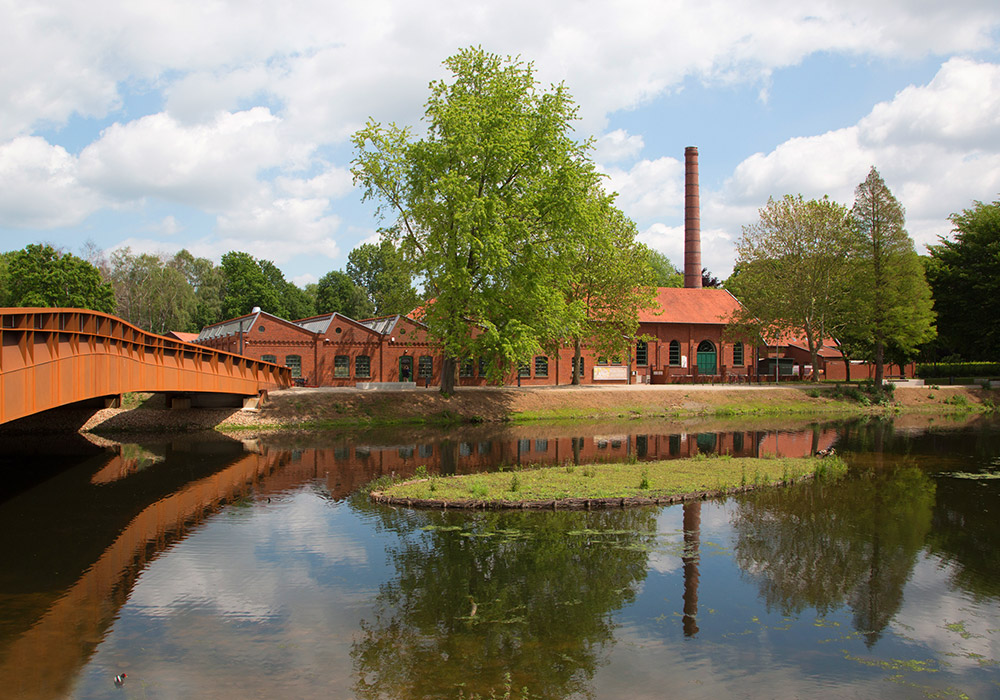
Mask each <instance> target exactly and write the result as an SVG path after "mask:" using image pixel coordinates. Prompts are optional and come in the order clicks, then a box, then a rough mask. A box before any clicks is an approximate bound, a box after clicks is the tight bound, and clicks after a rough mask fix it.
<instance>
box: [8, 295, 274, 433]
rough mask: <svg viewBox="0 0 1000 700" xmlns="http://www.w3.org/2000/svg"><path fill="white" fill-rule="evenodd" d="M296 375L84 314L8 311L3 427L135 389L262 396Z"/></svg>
mask: <svg viewBox="0 0 1000 700" xmlns="http://www.w3.org/2000/svg"><path fill="white" fill-rule="evenodd" d="M290 384H291V374H290V370H288V368H286V367H278V366H276V365H273V364H271V363H269V362H261V361H259V360H251V359H248V358H245V357H241V356H240V355H234V354H232V353H228V352H222V351H220V350H212V349H209V348H203V347H200V346H198V345H192V344H190V343H185V342H182V341H179V340H172V339H170V338H165V337H163V336H160V335H154V334H153V333H147V332H146V331H143V330H141V329H139V328H136V327H135V326H133V325H131V324H129V323H126V322H125V321H123V320H121V319H120V318H116V317H115V316H109V315H108V314H103V313H100V312H97V311H85V310H81V309H38V308H23V309H0V423H6V422H8V421H12V420H15V419H17V418H22V417H24V416H28V415H31V414H33V413H39V412H41V411H45V410H48V409H50V408H56V407H57V406H65V405H67V404H73V403H78V402H80V401H87V400H90V399H99V398H102V397H105V398H110V397H118V396H121V395H122V394H124V393H126V392H131V391H151V392H171V393H181V394H231V395H242V396H255V395H257V394H259V393H260V392H261V391H265V390H267V389H276V388H280V387H287V386H289V385H290Z"/></svg>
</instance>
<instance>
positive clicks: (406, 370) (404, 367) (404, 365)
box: [399, 355, 413, 382]
mask: <svg viewBox="0 0 1000 700" xmlns="http://www.w3.org/2000/svg"><path fill="white" fill-rule="evenodd" d="M399 381H401V382H412V381H413V356H412V355H403V356H402V357H401V358H399Z"/></svg>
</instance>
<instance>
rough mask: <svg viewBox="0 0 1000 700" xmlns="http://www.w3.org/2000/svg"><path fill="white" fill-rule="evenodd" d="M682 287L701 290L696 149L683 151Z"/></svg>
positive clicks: (699, 210) (699, 207)
mask: <svg viewBox="0 0 1000 700" xmlns="http://www.w3.org/2000/svg"><path fill="white" fill-rule="evenodd" d="M684 286H685V287H686V288H688V289H701V198H700V196H699V194H698V147H697V146H688V147H687V148H685V149H684Z"/></svg>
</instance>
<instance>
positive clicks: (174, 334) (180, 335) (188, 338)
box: [164, 331, 198, 343]
mask: <svg viewBox="0 0 1000 700" xmlns="http://www.w3.org/2000/svg"><path fill="white" fill-rule="evenodd" d="M164 335H166V336H167V337H168V338H176V339H177V340H183V341H184V342H185V343H193V342H194V341H195V340H197V339H198V334H197V333H185V332H184V331H168V332H167V333H165V334H164Z"/></svg>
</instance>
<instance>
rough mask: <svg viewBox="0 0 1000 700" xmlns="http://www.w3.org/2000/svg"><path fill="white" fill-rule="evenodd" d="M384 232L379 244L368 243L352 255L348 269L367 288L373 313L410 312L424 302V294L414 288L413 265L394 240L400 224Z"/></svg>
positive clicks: (355, 280)
mask: <svg viewBox="0 0 1000 700" xmlns="http://www.w3.org/2000/svg"><path fill="white" fill-rule="evenodd" d="M381 233H382V234H383V238H382V240H381V241H380V242H379V243H378V245H376V244H374V243H364V244H362V245H360V246H358V247H357V248H355V249H354V250H352V251H351V252H350V254H348V256H347V267H346V269H345V272H346V273H347V276H348V277H350V278H351V281H352V282H354V284H356V285H357V286H358V287H360V288H361V289H363V290H364V292H365V294H366V296H367V297H368V301H369V302H371V304H372V309H373V310H372V312H371V313H372V314H373V315H375V316H390V315H392V314H402V315H406V314H408V313H410V312H411V311H413V310H414V309H415V308H416V307H417V306H418V305H419V304H420V295H419V294H417V290H416V289H414V288H413V275H412V274H411V272H410V267H409V265H408V264H407V263H406V260H405V258H404V257H403V254H402V253H401V252H400V251H399V249H397V248H396V246H395V244H394V243H393V240H395V239H398V238H399V230H398V227H396V228H395V229H392V230H387V231H382V232H381Z"/></svg>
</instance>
